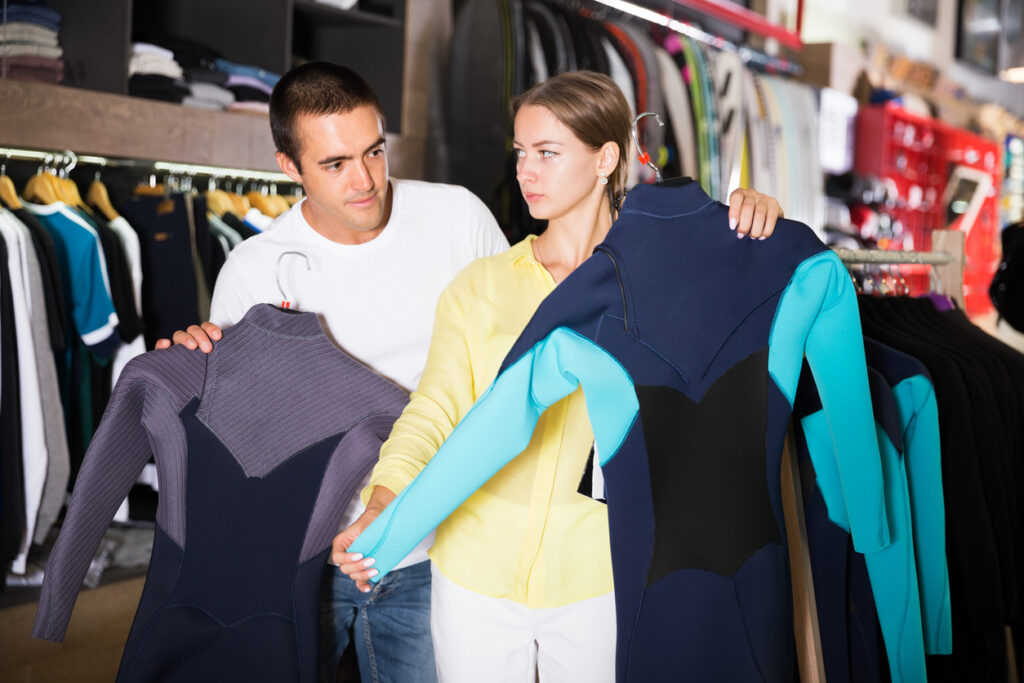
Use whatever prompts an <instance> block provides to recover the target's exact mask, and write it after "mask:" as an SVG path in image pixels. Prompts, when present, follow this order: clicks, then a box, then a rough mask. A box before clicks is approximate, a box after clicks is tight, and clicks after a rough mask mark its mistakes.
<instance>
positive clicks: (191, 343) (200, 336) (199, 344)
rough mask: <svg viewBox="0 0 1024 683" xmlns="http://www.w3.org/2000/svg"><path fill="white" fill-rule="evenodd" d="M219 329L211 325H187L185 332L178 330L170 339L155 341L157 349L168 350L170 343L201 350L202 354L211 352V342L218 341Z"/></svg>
mask: <svg viewBox="0 0 1024 683" xmlns="http://www.w3.org/2000/svg"><path fill="white" fill-rule="evenodd" d="M220 337H221V332H220V328H219V327H217V326H216V325H214V324H213V323H203V324H202V325H189V326H188V329H187V330H184V331H182V330H178V331H177V332H175V333H174V336H173V337H172V338H171V339H157V340H156V346H155V347H154V348H157V349H169V348H170V347H171V342H172V340H173V342H174V343H175V344H181V345H182V346H187V347H188V348H190V349H192V350H193V351H195V350H196V349H201V350H202V352H203V353H209V352H210V351H213V342H215V341H220Z"/></svg>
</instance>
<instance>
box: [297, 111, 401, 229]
mask: <svg viewBox="0 0 1024 683" xmlns="http://www.w3.org/2000/svg"><path fill="white" fill-rule="evenodd" d="M295 137H296V139H297V141H298V143H299V150H300V151H299V155H300V161H301V163H302V172H301V173H300V172H299V170H298V167H297V166H296V165H295V163H294V162H293V161H292V160H291V159H289V158H288V157H287V156H285V155H284V154H281V153H280V152H279V153H278V154H277V161H278V164H280V166H281V169H282V170H283V171H284V172H285V173H286V174H287V175H288V176H289V177H291V178H292V179H293V180H295V181H297V182H301V183H302V186H303V189H304V191H305V194H306V197H307V199H306V201H305V203H304V204H303V215H304V216H305V218H306V220H307V221H308V222H309V224H310V225H311V226H312V227H313V229H314V230H316V231H317V232H319V233H321V234H322V235H324V236H325V237H327V238H328V239H332V240H334V241H336V242H341V243H345V244H359V243H362V242H367V241H369V240H371V239H373V238H374V237H376V236H377V234H378V233H379V232H380V231H381V230H382V229H383V227H384V225H385V224H386V223H387V219H388V214H389V213H390V197H389V194H390V193H389V191H388V159H387V154H386V153H385V150H384V130H383V126H382V124H381V118H380V115H379V114H378V113H377V110H376V109H374V108H373V107H370V106H362V107H357V108H356V109H353V110H352V111H349V112H346V113H344V114H326V115H310V114H307V115H302V116H299V117H298V118H297V119H296V121H295Z"/></svg>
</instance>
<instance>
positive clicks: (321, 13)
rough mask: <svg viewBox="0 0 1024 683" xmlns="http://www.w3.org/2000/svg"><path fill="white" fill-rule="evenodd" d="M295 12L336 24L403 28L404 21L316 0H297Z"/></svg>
mask: <svg viewBox="0 0 1024 683" xmlns="http://www.w3.org/2000/svg"><path fill="white" fill-rule="evenodd" d="M295 13H296V14H301V15H304V16H307V17H310V18H314V19H322V20H326V21H330V22H332V23H335V24H358V25H363V26H382V27H385V28H396V29H401V28H402V26H403V22H402V20H401V19H395V18H392V17H388V16H385V15H383V14H377V13H376V12H366V11H363V10H345V9H340V8H338V7H334V6H333V5H326V4H324V3H321V2H316V1H315V0H295Z"/></svg>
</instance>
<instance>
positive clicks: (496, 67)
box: [447, 0, 521, 227]
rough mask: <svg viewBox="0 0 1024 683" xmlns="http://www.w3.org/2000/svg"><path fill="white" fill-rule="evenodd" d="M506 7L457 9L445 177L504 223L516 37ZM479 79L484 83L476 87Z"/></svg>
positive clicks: (484, 0) (498, 3) (469, 3)
mask: <svg viewBox="0 0 1024 683" xmlns="http://www.w3.org/2000/svg"><path fill="white" fill-rule="evenodd" d="M509 11H510V10H509V4H508V2H507V0H466V2H464V3H463V5H462V7H461V8H460V9H459V12H458V15H457V16H456V18H455V27H454V30H453V32H452V43H451V58H450V61H449V77H448V84H449V86H448V107H447V109H448V116H447V124H448V129H447V137H448V149H449V155H448V159H449V166H448V182H451V183H455V184H457V185H462V186H464V187H467V188H469V190H470V191H471V192H473V194H475V195H476V196H477V197H479V198H480V199H481V200H483V202H484V203H485V204H487V207H488V208H489V209H490V210H491V213H493V214H494V215H495V216H496V217H497V219H498V224H499V225H501V226H503V227H505V226H507V224H508V207H509V200H508V194H507V191H508V187H509V184H508V179H509V174H510V173H511V169H512V168H513V165H512V156H511V145H510V144H509V143H510V138H511V136H510V135H509V134H508V132H509V124H510V121H509V114H510V110H509V102H510V101H511V98H512V78H511V72H512V71H513V70H514V65H515V61H514V60H515V49H514V47H513V41H514V40H515V37H514V36H513V35H512V33H511V30H510V28H509V27H510V26H511V21H510V19H509ZM520 38H521V37H520ZM483 83H486V84H489V85H488V87H486V88H481V87H480V84H483ZM513 184H514V183H513Z"/></svg>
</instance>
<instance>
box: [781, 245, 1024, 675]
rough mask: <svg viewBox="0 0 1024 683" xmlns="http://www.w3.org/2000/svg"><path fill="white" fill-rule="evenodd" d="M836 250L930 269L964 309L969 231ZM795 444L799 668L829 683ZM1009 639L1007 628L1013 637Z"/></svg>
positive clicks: (789, 510)
mask: <svg viewBox="0 0 1024 683" xmlns="http://www.w3.org/2000/svg"><path fill="white" fill-rule="evenodd" d="M835 252H836V255H837V256H839V258H840V259H841V260H842V262H843V263H844V264H846V265H847V266H852V265H871V264H878V265H901V264H923V265H930V266H932V276H933V289H935V290H936V291H938V292H941V293H945V294H948V295H949V296H951V297H953V298H954V299H955V300H956V302H957V303H958V304H959V306H960V307H961V309H962V308H963V305H964V301H963V264H964V233H962V232H960V231H959V230H933V231H932V251H889V250H882V249H845V248H838V249H835ZM795 443H796V441H795V437H794V435H793V427H792V425H790V429H789V432H788V433H787V435H786V445H785V449H784V451H783V455H782V466H781V469H782V472H781V476H782V505H783V510H784V514H785V519H786V535H787V537H788V538H789V539H790V543H789V561H790V572H791V577H792V583H793V629H794V636H795V638H796V646H797V664H798V667H799V671H800V680H801V681H803V682H804V683H824V681H825V664H824V656H823V654H822V645H821V629H820V625H819V623H818V609H817V603H816V600H815V596H814V579H813V576H812V573H811V560H810V550H809V546H808V540H807V524H806V521H805V519H804V505H803V495H802V490H801V488H800V471H799V467H798V464H797V456H796V450H795ZM1009 637H1010V636H1009V630H1007V638H1009ZM1011 652H1012V650H1011Z"/></svg>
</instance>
